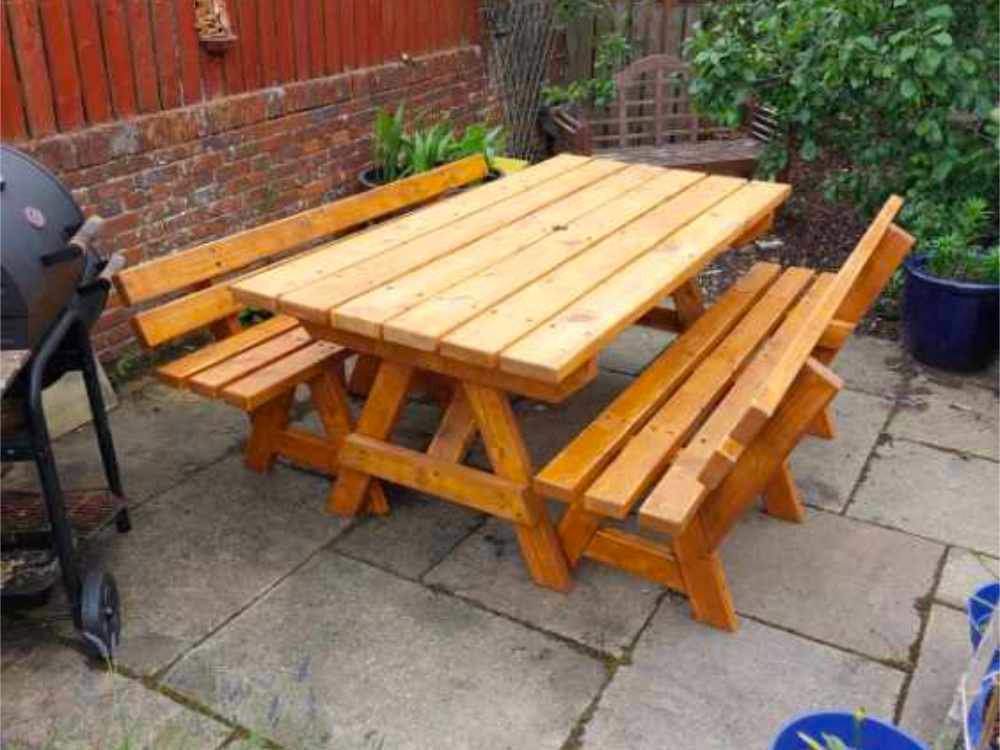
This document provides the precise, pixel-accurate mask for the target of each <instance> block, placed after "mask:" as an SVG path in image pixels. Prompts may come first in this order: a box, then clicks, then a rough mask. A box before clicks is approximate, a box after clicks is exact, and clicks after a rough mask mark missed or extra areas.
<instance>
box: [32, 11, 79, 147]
mask: <svg viewBox="0 0 1000 750" xmlns="http://www.w3.org/2000/svg"><path fill="white" fill-rule="evenodd" d="M38 10H39V14H40V15H41V19H42V32H43V34H44V38H45V49H46V52H47V53H48V54H47V57H48V61H49V73H50V75H51V76H52V91H53V94H54V103H55V110H56V121H57V123H58V125H59V129H60V130H71V129H72V128H78V127H80V126H81V125H83V102H82V101H81V99H80V74H79V72H78V71H77V68H76V55H75V54H74V53H75V50H74V48H73V32H72V30H71V29H70V24H69V8H67V7H66V0H42V1H41V2H40V3H39V6H38Z"/></svg>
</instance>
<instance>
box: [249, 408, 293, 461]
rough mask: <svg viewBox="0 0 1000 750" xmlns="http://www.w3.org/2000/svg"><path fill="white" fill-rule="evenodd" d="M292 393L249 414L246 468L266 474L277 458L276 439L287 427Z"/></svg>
mask: <svg viewBox="0 0 1000 750" xmlns="http://www.w3.org/2000/svg"><path fill="white" fill-rule="evenodd" d="M294 396H295V392H294V391H289V392H288V393H286V394H283V395H281V396H278V397H277V398H275V399H273V400H272V401H268V402H267V403H266V404H264V405H263V406H261V407H260V408H259V409H257V410H256V411H254V412H251V414H250V424H251V429H250V437H249V439H248V440H247V447H246V451H245V453H244V462H245V463H246V466H247V468H249V469H252V470H253V471H259V472H260V473H262V474H266V473H267V472H269V471H270V470H271V468H272V467H273V466H274V459H275V458H277V456H278V439H279V437H280V436H281V433H282V431H283V430H284V429H285V428H286V427H287V426H288V418H289V410H290V409H291V408H292V399H293V398H294Z"/></svg>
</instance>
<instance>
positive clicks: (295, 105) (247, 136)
mask: <svg viewBox="0 0 1000 750" xmlns="http://www.w3.org/2000/svg"><path fill="white" fill-rule="evenodd" d="M400 101H406V102H407V107H408V111H409V112H411V113H416V112H419V111H420V110H422V109H423V110H426V111H427V113H428V115H429V116H431V117H438V116H443V115H446V114H447V115H450V117H451V119H452V121H453V122H455V123H456V124H465V123H468V122H472V121H476V120H479V119H484V118H485V117H486V116H487V114H488V111H489V109H490V104H489V97H488V94H487V84H486V73H485V70H484V67H483V62H482V60H481V57H480V52H479V48H478V47H466V48H461V49H458V50H449V51H447V52H440V53H436V54H431V55H427V56H425V57H421V58H418V59H416V60H415V61H413V62H412V63H409V64H402V63H394V64H389V65H382V66H379V67H376V68H369V69H365V70H358V71H353V72H350V73H344V74H341V75H336V76H331V77H327V78H318V79H314V80H311V81H304V82H299V83H291V84H286V85H282V86H275V87H272V88H267V89H262V90H259V91H255V92H253V93H249V94H241V95H237V96H231V97H227V98H223V99H217V100H214V101H211V102H208V103H204V104H198V105H195V106H191V107H186V108H183V109H174V110H170V111H167V112H158V113H155V114H151V115H148V116H143V117H137V118H132V119H129V120H123V121H119V122H116V123H114V124H109V125H102V126H97V127H91V128H88V129H85V130H79V131H75V132H71V133H66V134H63V135H56V136H53V137H49V138H45V139H41V140H37V141H31V142H23V143H15V144H13V145H14V146H16V147H17V148H20V149H22V150H24V151H26V152H28V153H29V154H32V155H33V156H35V157H36V158H38V159H39V160H41V161H42V162H44V163H45V164H47V165H48V166H49V167H50V168H51V169H53V170H54V171H55V172H56V174H57V175H58V176H59V177H60V179H62V180H63V181H64V183H65V184H66V185H67V186H68V187H69V188H70V189H71V190H72V191H73V194H74V195H75V197H76V199H77V200H78V201H79V203H80V205H81V206H82V207H83V208H84V211H85V212H86V213H88V214H93V213H97V214H100V215H101V216H103V217H104V218H105V219H107V225H106V231H105V233H104V235H103V237H102V240H101V243H102V246H103V249H104V250H106V251H122V252H124V253H125V255H126V257H127V259H128V262H129V264H134V263H139V262H141V261H143V260H146V259H149V258H154V257H156V256H158V255H163V254H165V253H169V252H173V251H175V250H180V249H183V248H186V247H190V246H192V245H196V244H199V243H201V242H205V241H207V240H210V239H214V238H217V237H221V236H224V235H226V234H230V233H232V232H235V231H237V230H240V229H245V228H247V227H252V226H256V225H258V224H262V223H264V222H267V221H271V220H273V219H277V218H280V217H282V216H287V215H289V214H292V213H296V212H298V211H302V210H304V209H306V208H311V207H313V206H316V205H319V204H321V203H325V202H327V201H330V200H334V199H336V198H338V197H340V196H343V195H346V194H348V193H351V192H354V191H356V190H357V188H358V184H357V175H358V173H359V172H360V171H361V170H362V169H364V168H365V166H366V164H367V163H368V162H369V157H370V153H371V144H370V140H369V134H370V132H371V125H372V120H373V117H374V113H375V111H376V109H377V108H378V107H385V108H387V109H394V108H395V107H396V106H397V104H398V103H399V102H400ZM128 320H129V311H128V310H126V309H123V308H121V307H117V306H115V301H114V300H112V305H111V306H110V307H109V309H108V311H107V312H106V313H105V315H104V318H103V319H102V320H101V321H100V323H98V326H97V328H96V329H95V335H94V343H95V347H96V348H97V350H98V352H99V354H100V356H101V357H102V359H106V360H107V359H113V358H114V357H115V356H117V355H118V354H119V353H120V352H121V351H122V349H124V348H125V347H126V346H128V345H129V344H130V343H131V342H132V332H131V328H130V326H129V323H128Z"/></svg>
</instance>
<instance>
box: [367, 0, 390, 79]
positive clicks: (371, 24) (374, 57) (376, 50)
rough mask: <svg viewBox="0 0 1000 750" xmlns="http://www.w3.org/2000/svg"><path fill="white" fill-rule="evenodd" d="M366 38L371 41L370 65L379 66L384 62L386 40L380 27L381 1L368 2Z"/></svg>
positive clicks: (372, 0) (369, 0) (371, 0)
mask: <svg viewBox="0 0 1000 750" xmlns="http://www.w3.org/2000/svg"><path fill="white" fill-rule="evenodd" d="M368 7H369V10H368V38H369V39H370V40H371V42H370V46H371V64H372V65H381V64H382V61H383V60H385V57H386V55H385V52H386V39H385V36H384V34H383V25H382V12H383V9H382V0H368Z"/></svg>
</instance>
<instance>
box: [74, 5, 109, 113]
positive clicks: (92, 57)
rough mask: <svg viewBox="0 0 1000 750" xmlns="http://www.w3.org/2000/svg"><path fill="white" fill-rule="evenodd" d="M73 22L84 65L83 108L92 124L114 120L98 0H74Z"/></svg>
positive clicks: (81, 64)
mask: <svg viewBox="0 0 1000 750" xmlns="http://www.w3.org/2000/svg"><path fill="white" fill-rule="evenodd" d="M69 11H70V22H71V23H72V25H73V33H74V34H75V35H76V59H77V61H78V62H79V65H80V82H81V93H82V96H83V108H84V114H85V116H86V118H87V121H88V122H90V123H98V122H104V121H106V120H110V119H111V95H110V93H109V92H108V75H107V72H106V71H105V69H104V49H103V47H102V46H101V28H100V21H99V20H98V17H97V4H96V0H71V2H70V3H69Z"/></svg>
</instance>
